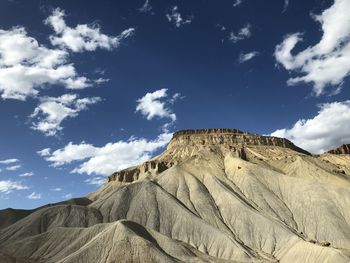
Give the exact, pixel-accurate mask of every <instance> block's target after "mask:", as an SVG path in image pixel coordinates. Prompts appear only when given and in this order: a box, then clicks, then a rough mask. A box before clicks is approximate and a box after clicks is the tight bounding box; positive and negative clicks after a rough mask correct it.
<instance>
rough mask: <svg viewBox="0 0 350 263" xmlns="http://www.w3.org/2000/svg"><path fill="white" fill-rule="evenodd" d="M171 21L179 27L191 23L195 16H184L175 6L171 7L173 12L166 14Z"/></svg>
mask: <svg viewBox="0 0 350 263" xmlns="http://www.w3.org/2000/svg"><path fill="white" fill-rule="evenodd" d="M165 16H166V18H167V19H168V21H169V22H170V23H173V24H174V25H175V26H176V27H177V28H179V27H182V26H183V25H186V24H190V23H191V22H192V20H193V16H187V17H186V18H183V17H182V15H181V14H180V12H179V8H178V7H177V6H174V7H173V8H172V9H171V12H170V13H168V14H166V15H165Z"/></svg>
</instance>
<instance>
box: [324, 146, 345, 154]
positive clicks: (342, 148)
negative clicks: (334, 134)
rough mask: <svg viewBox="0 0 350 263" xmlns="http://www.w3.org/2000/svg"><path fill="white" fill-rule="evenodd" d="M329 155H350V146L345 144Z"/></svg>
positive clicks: (331, 151)
mask: <svg viewBox="0 0 350 263" xmlns="http://www.w3.org/2000/svg"><path fill="white" fill-rule="evenodd" d="M328 153H332V154H350V144H343V145H342V146H340V147H338V148H336V149H334V150H330V151H329V152H328Z"/></svg>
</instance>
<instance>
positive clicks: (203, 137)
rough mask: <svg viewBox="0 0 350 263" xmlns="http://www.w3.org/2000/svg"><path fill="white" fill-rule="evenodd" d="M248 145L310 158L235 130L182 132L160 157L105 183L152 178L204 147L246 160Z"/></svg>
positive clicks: (277, 142)
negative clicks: (275, 149)
mask: <svg viewBox="0 0 350 263" xmlns="http://www.w3.org/2000/svg"><path fill="white" fill-rule="evenodd" d="M249 145H251V146H252V145H253V146H257V145H262V146H278V147H283V148H289V149H292V150H294V151H296V152H299V153H303V154H308V155H309V153H308V152H307V151H305V150H303V149H301V148H299V147H297V146H295V145H294V144H293V143H292V142H290V141H289V140H287V139H284V138H278V137H271V136H261V135H256V134H250V133H247V132H243V131H240V130H238V129H198V130H181V131H177V132H175V133H174V134H173V137H172V139H171V141H170V143H169V144H168V147H167V150H166V151H164V152H163V153H162V154H161V155H159V156H158V157H156V158H154V159H152V160H149V161H146V162H144V163H143V164H141V165H138V166H135V167H130V168H127V169H124V170H121V171H118V172H115V173H113V174H112V175H110V176H109V177H108V182H115V181H117V182H120V183H122V184H124V183H131V182H133V181H136V180H138V179H139V178H143V177H145V176H151V177H153V176H155V175H157V174H159V173H161V172H163V171H165V170H167V169H168V168H170V167H172V166H173V165H174V164H177V163H179V162H181V161H182V160H185V159H187V158H188V157H189V156H191V155H193V154H194V153H196V152H197V151H199V150H200V149H201V148H203V147H204V148H205V147H212V146H214V147H215V146H219V147H223V148H226V149H229V151H234V152H236V153H237V156H238V157H240V158H242V159H245V151H244V147H245V146H249Z"/></svg>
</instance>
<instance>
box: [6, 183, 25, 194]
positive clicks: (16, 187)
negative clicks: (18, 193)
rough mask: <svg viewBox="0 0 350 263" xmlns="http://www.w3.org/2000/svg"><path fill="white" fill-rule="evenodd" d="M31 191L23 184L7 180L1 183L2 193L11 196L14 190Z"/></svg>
mask: <svg viewBox="0 0 350 263" xmlns="http://www.w3.org/2000/svg"><path fill="white" fill-rule="evenodd" d="M26 189H29V187H28V186H26V185H23V184H22V183H21V182H18V181H12V180H5V181H0V193H4V194H9V193H11V192H13V191H14V190H26Z"/></svg>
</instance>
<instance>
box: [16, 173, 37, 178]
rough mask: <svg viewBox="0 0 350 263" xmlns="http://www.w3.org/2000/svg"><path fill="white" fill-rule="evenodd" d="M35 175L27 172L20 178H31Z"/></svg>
mask: <svg viewBox="0 0 350 263" xmlns="http://www.w3.org/2000/svg"><path fill="white" fill-rule="evenodd" d="M33 175H34V173H33V172H27V173H23V174H20V175H19V176H20V177H31V176H33Z"/></svg>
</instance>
